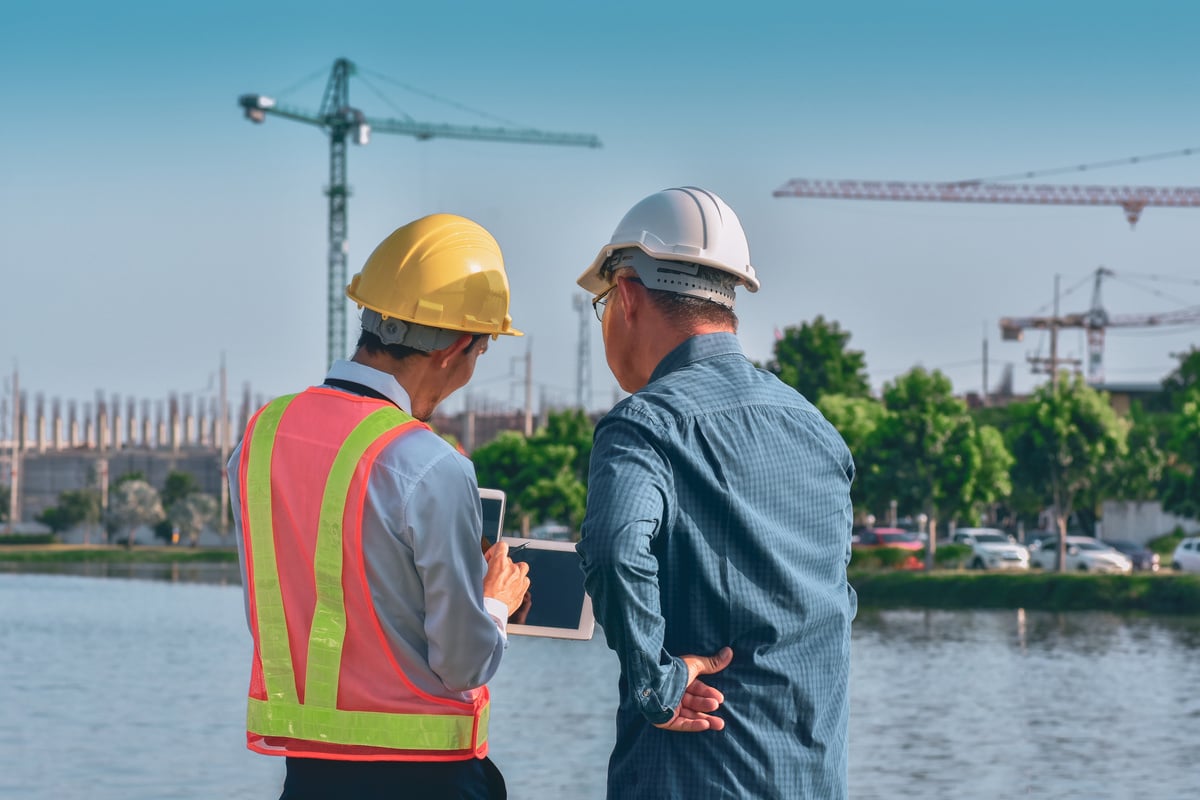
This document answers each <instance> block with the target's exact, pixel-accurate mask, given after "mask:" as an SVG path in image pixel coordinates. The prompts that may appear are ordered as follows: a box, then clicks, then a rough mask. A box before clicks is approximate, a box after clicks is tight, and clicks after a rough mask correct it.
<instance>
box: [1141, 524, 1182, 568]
mask: <svg viewBox="0 0 1200 800" xmlns="http://www.w3.org/2000/svg"><path fill="white" fill-rule="evenodd" d="M1185 535H1186V534H1184V532H1183V528H1182V527H1180V526H1178V525H1176V526H1175V530H1173V531H1171V532H1170V533H1164V534H1163V535H1162V536H1158V537H1156V538H1154V539H1151V540H1150V541H1148V542H1146V547H1148V548H1150V550H1151V552H1154V553H1158V555H1159V556H1160V557H1161V558H1162V560H1163V561H1164V562H1166V561H1169V560H1170V558H1171V556H1172V555H1174V553H1175V548H1176V547H1178V546H1179V543H1180V542H1182V541H1183V537H1184V536H1185Z"/></svg>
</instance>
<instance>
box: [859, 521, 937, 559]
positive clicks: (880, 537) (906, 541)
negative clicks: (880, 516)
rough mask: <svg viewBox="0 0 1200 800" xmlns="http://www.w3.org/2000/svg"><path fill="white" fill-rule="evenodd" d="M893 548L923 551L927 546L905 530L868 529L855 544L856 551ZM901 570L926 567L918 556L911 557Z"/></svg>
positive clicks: (860, 534)
mask: <svg viewBox="0 0 1200 800" xmlns="http://www.w3.org/2000/svg"><path fill="white" fill-rule="evenodd" d="M882 547H891V548H895V549H897V550H912V551H916V550H921V549H923V548H924V547H925V545H924V544H923V543H922V542H921V540H920V539H918V538H917V537H916V536H914V535H913V534H912V532H910V531H906V530H904V529H903V528H868V529H867V530H865V531H862V532H861V533H859V534H858V541H857V542H855V543H854V544H853V548H854V549H855V550H875V549H877V548H882ZM898 566H899V567H900V568H901V569H921V568H922V567H923V566H924V565H923V564H922V563H921V561H920V559H918V558H917V557H916V556H913V555H910V556H909V557H908V558H906V559H904V560H903V561H902V562H901V563H900V564H899V565H898Z"/></svg>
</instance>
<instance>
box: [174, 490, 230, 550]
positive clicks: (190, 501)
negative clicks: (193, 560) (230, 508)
mask: <svg viewBox="0 0 1200 800" xmlns="http://www.w3.org/2000/svg"><path fill="white" fill-rule="evenodd" d="M218 513H219V512H218V510H217V499H216V498H215V497H213V496H212V495H209V494H204V493H203V492H191V493H189V494H186V495H184V496H183V497H181V498H179V499H178V500H176V501H175V502H174V503H172V504H171V506H170V507H169V508H168V510H167V518H168V519H169V520H170V522H171V525H173V526H174V527H176V528H178V529H179V533H180V535H181V536H183V537H184V538H186V539H187V542H188V545H189V546H191V547H195V546H196V545H197V544H198V543H199V541H200V533H201V532H202V531H203V530H204V528H205V526H207V525H211V524H212V523H213V522H214V521H215V520H216V519H217V514H218Z"/></svg>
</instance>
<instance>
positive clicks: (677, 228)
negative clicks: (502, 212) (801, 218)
mask: <svg viewBox="0 0 1200 800" xmlns="http://www.w3.org/2000/svg"><path fill="white" fill-rule="evenodd" d="M634 247H636V248H638V249H639V250H641V251H642V252H644V253H645V254H646V255H648V256H650V257H651V258H652V259H655V260H657V261H675V262H683V263H685V264H700V265H702V266H706V267H712V268H714V269H718V270H720V271H722V272H726V273H729V274H730V275H732V276H733V277H735V278H736V279H737V282H738V283H740V284H741V285H743V286H745V287H746V288H747V289H749V290H750V291H752V292H757V291H758V287H759V282H758V277H757V276H756V275H755V274H754V267H752V266H750V245H749V243H748V242H747V241H746V233H745V231H743V230H742V223H741V222H740V221H739V220H738V218H737V214H735V213H733V209H732V208H730V207H729V205H728V204H727V203H726V202H725V201H724V200H722V199H721V198H719V197H717V196H716V195H715V194H713V193H712V192H710V191H707V190H705V189H699V188H697V187H695V186H683V187H678V188H674V189H664V190H663V191H661V192H655V193H654V194H652V195H650V196H649V197H647V198H645V199H644V200H642V201H641V202H639V203H638V204H637V205H635V206H634V207H633V208H631V209H629V211H628V213H626V214H625V216H624V217H623V218H622V219H621V222H620V223H619V224H618V225H617V229H616V230H615V231H613V235H612V239H611V240H610V241H609V243H608V244H607V245H605V246H604V247H602V248H601V249H600V254H599V255H598V256H596V260H595V261H593V262H592V264H591V266H589V267H588V268H587V269H586V270H585V271H584V273H583V274H582V275H580V276H579V280H578V281H577V283H578V284H579V285H580V286H582V287H583V288H584V289H585V290H587V291H589V292H591V293H592V294H600V293H601V292H603V291H604V290H605V289H607V288H608V287H609V280H608V275H607V274H603V273H604V272H605V270H604V266H605V264H606V263H607V262H608V260H609V259H610V258H612V256H613V255H615V254H617V251H619V250H623V249H627V248H634ZM636 261H637V262H638V263H635V264H634V265H633V266H634V268H635V269H637V272H638V277H640V278H641V279H642V282H643V283H645V284H646V286H647V287H648V288H651V289H664V290H666V291H675V292H679V293H681V294H693V295H696V296H701V297H705V298H706V299H710V300H714V301H716V302H720V303H721V304H722V305H728V306H732V305H733V302H732V298H729V300H728V302H723V301H722V300H720V299H718V297H714V296H712V295H714V294H715V295H718V296H722V297H723V296H725V295H727V293H728V289H724V290H723V291H722V287H717V286H716V285H715V284H711V285H701V284H709V283H710V282H704V281H699V282H697V281H695V280H693V281H691V282H690V283H691V284H692V285H691V286H689V287H687V288H680V286H679V281H678V277H679V274H678V273H677V272H675V271H674V270H671V271H669V272H670V273H671V274H670V275H669V276H668V275H666V274H664V275H662V276H658V275H657V274H655V273H653V272H651V273H650V274H644V272H645V271H644V270H643V269H638V267H640V266H642V263H641V259H637V260H636ZM691 272H692V273H694V270H692V271H691Z"/></svg>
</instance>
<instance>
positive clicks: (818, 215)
mask: <svg viewBox="0 0 1200 800" xmlns="http://www.w3.org/2000/svg"><path fill="white" fill-rule="evenodd" d="M36 5H44V6H46V7H40V8H39V7H36ZM1198 23H1200V7H1197V6H1196V5H1195V4H1191V3H1185V2H1171V3H1164V2H1143V3H1140V4H1138V5H1136V6H1132V5H1129V4H1128V3H1120V4H1118V3H1109V2H1074V0H1067V1H1064V2H1055V3H1044V2H1038V3H1035V2H1005V3H982V2H961V1H960V2H889V3H884V2H844V3H839V4H828V3H805V2H796V3H757V2H746V3H741V4H703V3H700V4H698V3H694V2H693V3H677V2H662V3H653V4H648V3H647V4H643V3H624V2H617V3H611V2H610V3H605V4H576V3H562V2H557V3H548V2H546V3H520V2H517V3H512V4H498V3H475V2H457V3H440V4H433V3H427V4H408V3H395V2H391V3H379V2H361V3H356V4H349V5H344V6H342V7H340V8H338V7H335V6H334V5H332V4H328V3H319V4H318V3H309V2H290V3H286V4H285V3H279V4H267V3H254V2H239V3H232V2H210V3H205V4H186V5H185V4H168V3H154V4H151V3H141V2H138V3H132V2H130V3H120V2H115V3H108V4H93V3H84V2H79V0H68V1H67V2H62V3H58V4H55V5H52V6H51V5H49V4H20V5H19V6H17V7H13V8H7V9H6V10H5V11H4V12H3V24H0V70H2V74H3V75H4V78H3V80H2V81H0V102H2V103H3V107H4V108H5V109H6V113H5V124H4V125H3V126H0V159H2V163H0V168H2V170H3V175H4V178H3V181H2V182H0V236H2V237H3V241H4V247H3V249H2V250H0V297H3V299H4V302H3V309H4V310H3V313H2V314H0V370H2V371H3V372H4V373H5V374H8V373H10V372H11V369H12V367H13V366H14V365H16V366H18V367H19V369H20V375H21V386H22V388H23V389H25V390H27V391H29V392H30V393H31V394H33V393H39V392H40V393H44V394H45V395H46V396H47V397H52V396H59V397H63V398H76V399H79V400H83V401H86V400H90V399H92V398H93V397H94V396H95V394H96V392H97V391H98V390H99V391H103V392H104V393H105V394H113V393H116V394H120V395H122V396H124V397H129V396H133V397H138V398H148V399H158V398H164V397H166V396H167V394H168V393H170V392H179V393H194V394H196V395H197V396H208V395H211V393H212V392H213V391H215V380H214V376H215V374H216V371H217V368H218V365H219V363H220V360H221V358H222V355H224V358H225V361H226V364H227V368H228V373H229V380H230V386H231V395H233V397H234V398H235V402H236V398H238V397H240V393H241V387H242V386H243V384H246V383H249V384H250V386H251V388H252V391H253V392H254V393H255V394H257V395H263V396H270V395H274V394H278V393H282V392H286V391H292V390H295V389H297V388H299V387H302V386H305V385H308V384H310V383H314V382H318V381H319V379H320V377H321V376H322V375H323V370H324V367H325V363H324V362H325V324H326V320H325V316H326V310H325V309H326V299H325V297H326V288H325V285H326V284H325V279H326V256H325V253H326V242H327V234H326V224H327V201H326V198H325V196H324V195H323V193H322V190H323V188H324V187H325V186H326V185H327V183H328V141H327V139H326V138H325V136H324V134H323V133H322V132H320V131H319V130H317V129H315V128H311V127H308V126H304V125H300V124H297V123H293V122H288V121H286V120H280V119H268V120H267V122H266V124H264V125H262V126H255V125H251V124H250V123H249V122H247V121H246V120H244V119H243V118H242V116H241V113H240V109H239V108H238V107H237V104H236V100H237V97H238V95H240V94H242V93H246V92H261V93H265V94H272V95H274V96H276V97H278V98H280V99H282V100H285V101H286V102H288V104H289V105H293V106H299V107H302V108H309V109H312V110H314V111H315V110H316V109H317V108H318V107H319V105H320V102H321V94H322V91H323V89H324V86H325V82H326V80H327V77H328V74H329V69H330V67H331V65H332V63H333V61H334V59H336V58H338V57H346V58H349V59H351V60H353V61H355V62H356V63H357V64H358V66H359V68H360V71H361V77H362V78H363V79H365V80H360V79H359V78H355V79H354V80H353V81H352V84H351V100H352V102H353V103H354V104H355V105H356V106H358V107H359V108H361V109H362V110H363V111H364V112H365V113H366V114H367V115H368V116H375V117H394V116H399V115H401V114H402V113H406V114H409V115H411V116H412V117H414V118H417V119H419V120H424V121H430V122H449V123H456V124H476V125H479V124H484V125H487V124H503V123H500V122H497V119H500V120H505V121H507V122H510V123H513V124H517V125H519V126H531V127H537V128H541V129H544V130H551V131H570V132H583V133H594V134H596V135H598V136H599V137H600V138H601V140H602V141H603V143H604V147H603V148H602V149H599V150H587V149H575V148H554V147H539V146H528V145H513V144H495V143H484V142H464V141H450V140H446V141H439V140H434V141H428V142H417V141H415V140H412V139H409V138H406V137H399V136H388V135H382V134H381V135H377V136H375V137H374V138H373V139H372V141H371V143H370V145H369V146H367V147H364V148H360V147H353V148H351V150H350V154H349V169H348V172H349V182H350V184H351V186H352V189H353V192H354V194H353V196H352V197H351V199H350V204H349V240H350V250H349V265H350V266H349V269H350V273H351V274H353V272H355V271H357V269H358V267H359V266H360V265H361V264H362V262H363V260H364V259H365V258H366V256H367V255H368V254H369V253H370V251H371V249H372V248H373V247H374V245H375V244H376V243H377V242H378V241H379V240H380V239H382V238H383V237H384V236H386V235H387V234H388V233H389V232H390V231H391V230H392V229H394V228H395V227H397V226H399V225H402V224H404V223H406V222H408V221H410V220H411V219H413V218H415V217H418V216H422V215H424V214H427V213H433V212H437V211H448V212H454V213H459V214H463V215H466V216H468V217H472V218H473V219H476V220H477V221H479V222H480V223H482V224H483V225H485V226H486V227H488V228H489V229H490V230H491V231H492V232H493V233H494V234H495V235H496V237H497V239H498V240H499V241H500V244H501V246H502V248H503V249H504V252H505V256H506V260H507V262H508V267H509V274H510V280H511V283H512V286H513V292H514V300H513V309H512V314H513V318H514V321H515V323H516V324H517V326H518V327H520V328H522V329H523V330H525V331H526V332H528V333H529V334H530V336H529V338H528V340H512V339H505V340H502V341H500V342H497V343H495V345H494V346H493V348H492V349H491V350H490V351H489V354H488V356H487V357H486V358H485V360H484V361H481V363H480V368H479V371H478V373H477V380H476V382H475V383H473V384H472V387H470V389H469V391H471V392H472V393H473V395H474V396H475V397H476V402H478V403H479V404H481V405H483V404H491V405H492V406H504V405H507V404H509V403H510V402H512V403H516V404H519V403H520V402H521V401H522V397H523V395H522V384H521V382H522V377H521V366H520V363H521V360H522V358H523V357H524V355H525V352H526V351H525V348H526V346H529V347H531V348H532V351H531V352H532V359H533V364H534V382H535V384H536V387H537V388H536V392H537V394H538V396H539V398H541V397H545V398H546V400H547V401H549V402H554V403H570V402H573V401H574V399H575V396H576V375H577V368H576V354H577V352H578V337H579V328H580V318H579V315H578V313H577V312H576V310H575V308H574V307H573V302H572V300H573V297H574V296H575V295H577V294H578V293H579V291H580V290H578V289H577V288H576V287H575V286H574V279H575V277H576V276H577V275H578V274H579V272H581V271H582V269H583V268H584V267H585V266H586V265H587V264H588V263H589V262H590V261H591V259H592V258H593V257H594V256H595V254H596V252H597V251H598V249H599V248H600V247H601V246H602V245H603V244H604V242H605V241H606V240H607V238H608V236H609V234H610V233H611V232H612V229H613V227H614V226H615V225H616V223H617V221H618V220H619V219H620V217H621V215H622V214H623V213H624V211H625V210H626V209H627V208H628V207H629V206H630V205H632V204H633V203H634V202H636V201H637V200H639V199H640V198H642V197H643V196H645V195H647V194H649V193H651V192H654V191H656V190H658V189H661V188H665V187H668V186H674V185H683V184H695V185H701V186H704V187H706V188H710V189H712V190H714V191H716V192H717V193H718V194H720V195H722V196H723V197H724V198H725V199H726V200H727V201H728V202H729V203H730V204H731V205H732V206H733V207H734V209H735V210H736V211H737V212H738V213H739V215H740V216H741V219H742V222H743V224H744V226H745V228H746V230H747V233H748V235H749V237H750V242H751V255H752V259H753V261H754V262H755V266H756V267H757V268H758V272H759V276H760V278H761V279H762V282H763V289H762V291H761V292H759V293H758V294H756V295H745V296H743V297H742V298H741V299H740V301H739V305H738V312H739V315H740V317H741V320H742V325H741V333H740V336H741V339H742V343H743V346H744V348H745V350H746V351H747V354H748V355H750V357H752V358H755V359H758V360H762V359H765V358H768V357H769V355H770V349H771V344H772V335H773V332H774V330H775V329H776V328H782V327H785V326H787V325H795V324H799V323H800V322H803V321H805V320H810V319H812V318H813V317H815V316H816V315H818V314H823V315H824V316H825V317H826V318H828V319H833V320H837V321H838V322H839V323H840V324H841V325H842V326H843V327H844V328H846V329H848V330H849V331H850V332H851V334H852V336H853V338H852V340H851V345H852V346H853V347H855V348H858V349H861V350H863V351H864V352H865V354H866V360H867V366H868V370H869V372H870V375H871V379H872V383H873V384H874V385H875V386H877V387H878V386H879V385H880V384H882V383H883V382H884V381H886V380H890V379H892V378H894V377H895V376H896V375H898V374H899V373H901V372H903V371H904V370H906V369H908V368H909V367H911V366H913V365H914V364H918V363H919V364H923V365H925V366H927V367H940V368H943V369H944V371H945V372H947V374H948V375H950V377H951V378H952V380H953V381H954V383H955V386H956V388H958V389H959V390H964V391H965V390H968V389H970V390H975V389H977V388H978V387H979V385H980V381H981V372H982V369H981V364H980V359H981V349H982V339H983V337H984V336H985V334H986V335H987V337H988V338H989V340H990V376H991V377H992V378H993V379H995V378H996V377H997V376H998V375H999V374H1000V372H1001V370H1002V368H1003V366H1004V365H1005V364H1006V363H1011V364H1013V367H1014V369H1015V375H1016V381H1017V387H1018V389H1028V388H1031V387H1032V386H1034V385H1036V384H1037V382H1039V381H1040V380H1041V378H1039V377H1037V376H1034V375H1031V374H1030V371H1029V369H1028V367H1027V365H1026V363H1025V356H1026V354H1027V353H1030V352H1035V351H1037V350H1038V348H1039V346H1040V348H1041V352H1042V354H1043V355H1044V354H1045V351H1046V344H1045V343H1044V342H1041V337H1039V336H1038V335H1036V334H1035V335H1031V336H1028V337H1027V338H1026V341H1025V342H1024V343H1023V344H1015V343H1008V342H1001V341H1000V340H999V334H998V331H997V325H996V323H997V320H998V319H999V318H1000V317H1002V316H1014V315H1028V314H1033V313H1046V312H1047V311H1048V310H1049V303H1050V301H1051V298H1052V293H1053V285H1054V275H1055V274H1060V275H1062V284H1063V287H1064V288H1067V287H1069V286H1073V285H1076V284H1078V283H1079V282H1080V281H1083V280H1085V278H1086V276H1087V275H1088V274H1089V273H1091V272H1092V271H1093V270H1095V269H1096V268H1097V267H1098V266H1101V265H1104V266H1107V267H1109V268H1111V269H1113V270H1115V271H1116V272H1117V273H1118V279H1117V280H1114V281H1111V282H1109V283H1108V284H1107V285H1106V286H1105V290H1104V299H1105V303H1106V305H1107V308H1108V310H1109V311H1110V313H1113V314H1136V313H1144V312H1152V311H1163V310H1170V309H1174V308H1179V307H1180V306H1186V305H1197V304H1200V285H1198V284H1197V283H1196V281H1197V280H1200V269H1197V268H1196V263H1195V257H1194V253H1195V249H1196V248H1195V243H1196V232H1197V230H1198V226H1200V209H1197V210H1170V209H1148V210H1147V211H1146V212H1145V214H1144V215H1143V218H1142V221H1141V222H1140V223H1139V224H1138V227H1137V229H1136V230H1132V231H1131V230H1130V229H1129V226H1128V225H1127V224H1126V223H1125V221H1124V218H1123V215H1122V213H1121V211H1120V209H1118V208H1112V207H1103V208H1069V207H1030V206H968V205H954V204H911V203H875V202H862V201H843V200H796V199H780V198H773V197H772V195H771V193H772V191H773V190H775V189H776V188H778V187H779V186H781V185H782V184H784V183H785V182H786V181H787V180H789V179H791V178H796V177H808V178H862V179H887V180H931V181H933V180H960V179H966V178H972V177H986V176H992V175H1002V174H1008V173H1013V172H1020V171H1025V170H1034V169H1040V168H1050V167H1059V166H1070V165H1075V164H1083V163H1088V162H1095V161H1104V160H1108V159H1115V158H1121V157H1125V156H1134V155H1140V154H1147V153H1158V152H1165V151H1172V150H1178V149H1181V148H1185V147H1189V146H1194V145H1200V124H1198V123H1200V104H1198V103H1197V102H1196V98H1197V97H1198V96H1200V91H1198V90H1200V53H1198V51H1197V48H1196V47H1195V39H1196V35H1197V33H1198V31H1200V26H1198ZM405 85H407V86H411V87H416V88H418V89H420V90H421V91H422V92H424V93H428V94H433V95H436V96H439V97H441V98H445V99H447V100H449V101H452V102H451V103H438V102H434V101H431V100H430V99H428V98H427V97H425V96H423V95H422V94H417V93H413V92H410V91H408V90H406V89H405V88H404V86H405ZM461 107H466V108H470V109H477V110H479V111H482V112H486V114H488V115H490V117H485V116H482V115H478V114H472V113H468V112H467V111H464V110H463V109H462V108H461ZM1046 182H1062V183H1097V184H1113V185H1118V184H1147V185H1166V186H1175V185H1181V186H1194V185H1200V156H1193V157H1191V158H1180V159H1172V160H1165V161H1158V162H1154V163H1147V164H1142V165H1137V166H1126V167H1120V168H1115V169H1106V170H1103V171H1095V172H1089V173H1084V174H1082V175H1067V176H1063V177H1057V178H1048V179H1046ZM1126 275H1127V276H1130V277H1129V278H1128V279H1126V278H1125V276H1126ZM1145 275H1157V276H1166V277H1172V278H1174V279H1175V280H1173V281H1162V280H1151V279H1148V278H1144V277H1141V276H1145ZM1189 280H1190V281H1191V282H1190V283H1189V282H1187V281H1189ZM1089 300H1090V290H1089V289H1088V288H1087V287H1084V288H1080V289H1078V290H1076V291H1075V292H1074V293H1072V294H1071V295H1069V296H1067V297H1064V298H1063V300H1062V308H1063V310H1064V311H1076V310H1083V309H1084V308H1086V306H1087V304H1088V302H1089ZM588 313H589V314H590V311H588ZM351 318H352V319H353V315H351ZM591 324H592V325H593V326H594V327H593V328H592V329H591V331H590V335H591V348H590V362H589V363H590V366H591V383H592V392H591V396H590V399H589V406H590V407H593V408H603V407H606V406H607V404H609V403H611V402H612V399H613V397H614V392H615V391H616V385H615V382H614V381H613V380H612V379H611V377H610V376H609V374H608V371H607V368H606V366H605V364H604V359H603V354H602V350H601V345H600V335H599V327H598V325H596V323H595V321H594V320H591ZM1039 342H1041V343H1040V345H1039ZM1197 343H1200V328H1197V327H1190V328H1173V329H1165V328H1164V329H1159V330H1154V331H1150V330H1143V329H1125V330H1117V329H1113V330H1110V331H1109V336H1108V346H1107V348H1106V353H1105V361H1106V368H1107V374H1108V378H1109V379H1110V380H1120V381H1153V380H1156V379H1158V378H1160V377H1161V376H1162V375H1163V374H1164V373H1165V372H1166V371H1167V370H1168V369H1170V367H1171V366H1172V365H1173V363H1174V360H1173V359H1172V357H1171V353H1173V352H1179V351H1182V350H1185V349H1187V347H1189V346H1191V345H1194V344H1197ZM1062 349H1063V350H1064V352H1065V354H1067V355H1082V354H1083V350H1084V343H1083V338H1082V334H1081V333H1079V332H1075V331H1071V332H1067V333H1065V334H1064V336H1063V339H1062ZM463 402H464V397H463V396H462V393H460V395H459V396H456V397H455V398H452V399H451V400H450V401H449V402H448V404H447V409H448V410H456V409H458V408H461V406H462V403H463Z"/></svg>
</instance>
